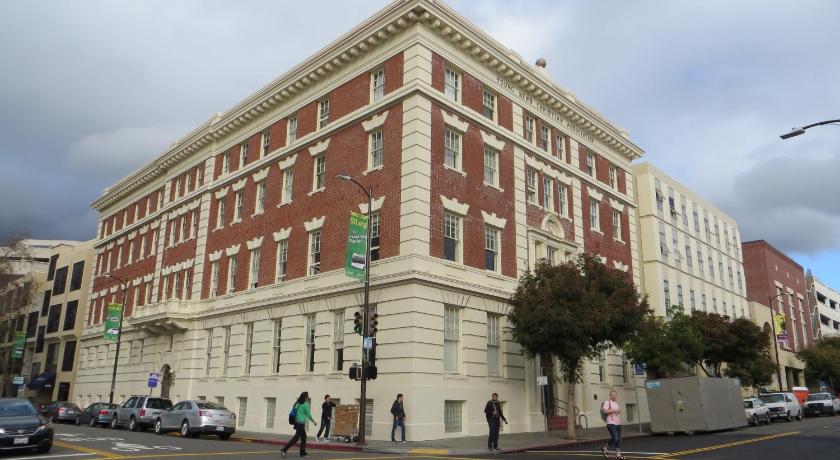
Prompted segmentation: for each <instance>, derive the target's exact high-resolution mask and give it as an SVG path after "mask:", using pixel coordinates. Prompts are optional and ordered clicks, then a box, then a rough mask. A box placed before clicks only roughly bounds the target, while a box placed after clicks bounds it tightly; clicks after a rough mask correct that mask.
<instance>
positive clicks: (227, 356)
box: [222, 326, 230, 375]
mask: <svg viewBox="0 0 840 460" xmlns="http://www.w3.org/2000/svg"><path fill="white" fill-rule="evenodd" d="M224 329H225V348H224V349H223V351H224V359H223V360H222V375H228V364H230V326H227V327H225V328H224Z"/></svg>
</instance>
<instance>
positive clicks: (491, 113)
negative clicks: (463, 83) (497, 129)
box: [481, 89, 496, 120]
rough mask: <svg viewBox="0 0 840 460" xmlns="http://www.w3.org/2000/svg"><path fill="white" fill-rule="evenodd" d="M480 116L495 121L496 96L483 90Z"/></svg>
mask: <svg viewBox="0 0 840 460" xmlns="http://www.w3.org/2000/svg"><path fill="white" fill-rule="evenodd" d="M481 106H482V114H483V115H484V116H485V117H487V118H489V119H491V120H495V119H496V95H495V94H493V93H491V92H490V91H487V90H486V89H485V90H484V95H483V97H482V98H481Z"/></svg>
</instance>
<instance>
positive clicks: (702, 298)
mask: <svg viewBox="0 0 840 460" xmlns="http://www.w3.org/2000/svg"><path fill="white" fill-rule="evenodd" d="M700 306H701V307H703V311H706V294H700Z"/></svg>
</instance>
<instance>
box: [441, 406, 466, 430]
mask: <svg viewBox="0 0 840 460" xmlns="http://www.w3.org/2000/svg"><path fill="white" fill-rule="evenodd" d="M463 405H464V402H463V401H444V402H443V431H444V432H446V433H460V432H461V431H462V430H463V428H462V422H461V419H462V416H463Z"/></svg>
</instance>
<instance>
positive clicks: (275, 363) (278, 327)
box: [271, 319, 283, 374]
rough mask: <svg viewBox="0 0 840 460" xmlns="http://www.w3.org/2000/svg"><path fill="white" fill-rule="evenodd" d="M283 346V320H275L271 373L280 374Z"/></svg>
mask: <svg viewBox="0 0 840 460" xmlns="http://www.w3.org/2000/svg"><path fill="white" fill-rule="evenodd" d="M282 345H283V320H281V319H276V320H274V335H273V337H272V342H271V373H272V374H278V373H280V365H281V364H282V363H281V361H280V356H281V353H282Z"/></svg>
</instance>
